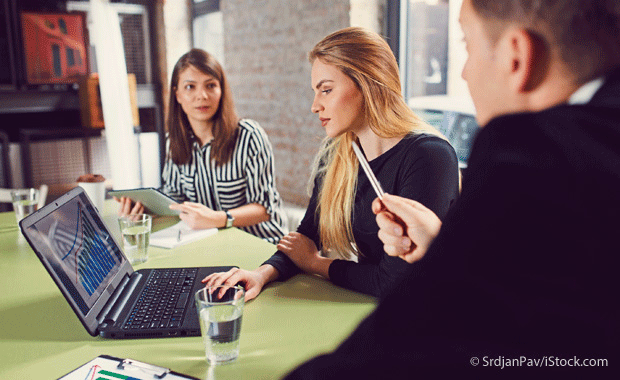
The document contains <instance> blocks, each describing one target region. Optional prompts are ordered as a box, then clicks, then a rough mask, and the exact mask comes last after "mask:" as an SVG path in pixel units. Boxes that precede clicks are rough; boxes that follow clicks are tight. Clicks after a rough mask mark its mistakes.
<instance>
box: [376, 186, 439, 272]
mask: <svg viewBox="0 0 620 380" xmlns="http://www.w3.org/2000/svg"><path fill="white" fill-rule="evenodd" d="M372 211H373V212H374V213H375V214H376V215H377V225H379V239H381V241H382V242H383V249H384V251H385V253H387V254H388V255H390V256H398V257H400V258H401V259H403V260H405V261H406V262H408V263H413V262H416V261H418V260H420V259H421V258H422V257H424V254H426V251H427V250H428V248H429V246H430V245H431V243H432V242H433V240H434V239H435V237H436V236H437V234H439V229H440V228H441V220H439V218H438V217H437V215H435V213H434V212H432V211H431V210H429V209H428V208H426V207H425V206H424V205H422V204H421V203H420V202H416V201H414V200H411V199H407V198H402V197H399V196H396V195H390V194H387V193H386V194H384V195H383V199H381V200H380V199H379V198H376V199H375V200H374V202H373V203H372Z"/></svg>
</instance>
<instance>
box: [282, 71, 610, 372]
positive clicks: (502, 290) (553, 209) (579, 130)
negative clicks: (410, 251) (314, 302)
mask: <svg viewBox="0 0 620 380" xmlns="http://www.w3.org/2000/svg"><path fill="white" fill-rule="evenodd" d="M619 236H620V68H619V69H617V70H614V71H613V72H611V73H610V75H609V76H608V77H607V79H606V81H605V84H604V85H603V86H602V87H601V88H600V89H599V90H598V92H597V93H596V94H595V95H594V97H593V98H592V100H591V101H590V102H589V103H588V104H585V105H566V104H563V105H559V106H556V107H553V108H550V109H547V110H544V111H542V112H537V113H522V114H514V115H506V116H501V117H498V118H496V119H494V120H492V121H491V122H490V123H488V125H487V126H486V127H485V128H483V129H482V130H481V131H480V133H479V134H478V136H477V137H476V141H475V143H474V146H473V148H472V152H471V155H470V160H469V166H468V172H467V176H466V177H465V179H464V183H463V190H462V194H461V197H460V199H459V200H458V201H457V203H456V204H455V205H454V207H453V208H452V209H451V211H450V212H449V214H448V216H447V217H446V220H445V221H444V224H443V226H442V228H441V231H440V233H439V235H438V236H437V238H436V239H435V241H434V242H433V244H432V246H431V248H430V249H429V251H428V252H427V254H426V255H425V257H424V258H423V259H422V260H420V261H419V262H416V263H414V264H412V265H411V268H410V272H409V275H408V276H407V278H406V279H405V280H404V281H402V282H401V283H400V284H399V286H398V287H397V288H396V289H395V291H393V292H392V293H391V294H390V295H389V296H387V297H385V298H384V299H382V300H381V302H380V304H379V306H378V307H377V309H376V310H375V311H374V312H373V313H372V314H371V315H370V316H369V317H368V318H367V319H365V320H364V321H363V322H362V323H361V324H360V326H359V327H358V328H357V329H356V330H355V331H354V332H353V334H352V335H351V336H350V337H349V338H348V339H347V340H346V341H345V342H344V343H343V344H342V345H341V346H340V347H339V348H338V349H337V350H336V351H335V352H333V353H332V354H329V355H324V356H321V357H318V358H315V359H313V360H312V361H310V362H308V363H306V364H304V365H302V366H301V367H300V368H298V369H297V370H296V371H295V372H293V373H292V374H291V375H290V378H315V377H319V378H332V377H333V378H339V377H343V376H344V377H351V376H352V377H356V378H377V376H379V377H380V378H391V377H397V378H400V377H401V376H402V377H413V376H415V374H416V373H419V371H420V370H422V371H423V370H424V369H429V368H433V369H440V370H441V369H443V370H446V369H459V370H465V369H468V370H470V371H474V372H475V371H477V372H475V373H477V374H478V375H479V376H484V374H489V373H490V372H484V371H492V369H491V367H494V368H495V369H497V368H498V367H497V366H498V365H500V364H503V365H506V364H512V366H516V364H517V362H515V361H511V362H510V363H508V360H512V359H515V358H516V359H518V360H519V361H521V360H522V359H521V358H522V357H523V358H525V359H526V360H530V359H538V360H541V361H542V360H544V364H542V365H541V366H542V367H544V368H547V369H549V368H552V367H561V366H562V364H564V365H565V367H564V368H569V367H568V366H569V365H570V364H571V363H570V362H569V360H570V359H573V360H572V364H573V367H570V368H574V367H575V364H576V363H579V364H580V365H583V360H586V359H593V358H594V359H607V360H608V367H605V370H609V369H613V367H615V371H618V368H620V367H619V364H618V359H619V355H618V350H619V342H620V334H619V330H620V328H619V326H620V312H619V310H620V297H619V296H620V294H619V292H618V289H620V288H619V287H618V278H619V276H618V271H619V270H620V238H619ZM528 363H529V364H535V363H536V362H527V361H525V362H523V363H521V364H520V367H522V368H524V367H527V364H528ZM589 364H592V363H589ZM601 364H603V365H604V362H601ZM481 367H487V368H481ZM529 373H530V375H528V377H529V376H531V375H534V377H535V375H536V374H541V372H529ZM390 374H391V375H392V376H389V375H390ZM495 374H496V375H497V372H495ZM386 375H388V376H387V377H386ZM403 375H404V376H403Z"/></svg>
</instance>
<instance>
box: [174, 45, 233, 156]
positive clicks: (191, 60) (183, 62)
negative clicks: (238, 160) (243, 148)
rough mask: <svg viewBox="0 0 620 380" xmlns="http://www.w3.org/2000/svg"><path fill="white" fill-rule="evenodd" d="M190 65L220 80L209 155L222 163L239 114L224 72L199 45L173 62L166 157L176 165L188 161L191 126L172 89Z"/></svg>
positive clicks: (229, 153) (190, 148) (231, 149)
mask: <svg viewBox="0 0 620 380" xmlns="http://www.w3.org/2000/svg"><path fill="white" fill-rule="evenodd" d="M189 66H193V67H195V68H196V69H198V70H200V71H201V72H202V73H204V74H207V75H210V76H212V77H214V78H215V79H217V80H218V81H219V82H220V87H221V89H222V95H221V98H220V104H219V107H218V109H217V112H216V113H215V115H213V119H214V123H213V143H212V145H211V146H212V149H211V158H213V159H215V162H216V164H217V165H222V164H224V163H226V162H228V161H229V160H230V158H231V157H232V153H233V150H234V148H235V144H236V142H237V141H236V134H237V130H238V123H239V118H238V117H237V113H236V111H235V104H234V102H233V97H232V90H231V89H230V86H229V84H228V80H227V79H226V74H225V73H224V69H222V66H221V65H220V63H219V62H218V61H217V60H216V59H215V57H213V56H212V55H211V54H209V53H207V52H206V51H204V50H201V49H192V50H190V51H188V52H187V53H185V54H184V55H183V56H182V57H181V58H179V60H178V61H177V63H176V65H175V66H174V70H173V71H172V78H171V80H170V99H169V104H168V123H167V129H168V139H169V141H170V148H169V149H170V150H169V152H168V154H169V157H170V158H171V159H172V161H173V162H174V163H175V164H177V165H182V164H186V163H189V160H190V158H191V151H192V136H193V132H192V128H191V126H190V124H189V120H188V119H187V115H186V114H185V112H184V111H183V108H182V107H181V105H180V104H179V103H178V102H177V98H176V94H175V92H176V89H177V86H178V85H179V76H180V75H181V72H183V71H184V70H185V69H187V68H188V67H189Z"/></svg>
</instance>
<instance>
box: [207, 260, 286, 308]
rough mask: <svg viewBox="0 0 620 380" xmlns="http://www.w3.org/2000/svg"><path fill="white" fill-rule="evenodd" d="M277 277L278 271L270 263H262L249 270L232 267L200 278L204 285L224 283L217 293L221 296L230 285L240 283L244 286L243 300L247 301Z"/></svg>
mask: <svg viewBox="0 0 620 380" xmlns="http://www.w3.org/2000/svg"><path fill="white" fill-rule="evenodd" d="M277 277H278V271H277V270H276V269H275V268H274V267H272V266H271V265H263V266H261V267H260V268H258V269H256V270H253V271H249V270H245V269H240V268H233V269H231V270H229V271H228V272H218V273H213V274H211V275H209V276H207V277H205V278H204V279H203V280H202V283H203V284H205V286H207V287H208V286H219V285H224V288H222V289H221V290H220V292H219V294H218V297H222V296H223V295H224V293H226V290H227V289H228V288H230V287H231V286H235V285H236V284H238V283H241V284H242V285H243V287H244V288H245V300H246V301H249V300H251V299H253V298H255V297H256V296H258V294H259V293H260V292H261V290H262V289H263V287H264V286H265V285H267V284H268V283H270V282H271V281H274V280H275V279H276V278H277Z"/></svg>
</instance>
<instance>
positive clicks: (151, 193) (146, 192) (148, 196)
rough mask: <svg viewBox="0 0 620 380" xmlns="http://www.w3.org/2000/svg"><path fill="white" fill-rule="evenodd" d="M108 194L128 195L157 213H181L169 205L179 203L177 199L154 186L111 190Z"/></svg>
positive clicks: (118, 196) (116, 195)
mask: <svg viewBox="0 0 620 380" xmlns="http://www.w3.org/2000/svg"><path fill="white" fill-rule="evenodd" d="M108 194H110V195H113V196H115V197H117V198H120V197H127V198H130V199H131V200H133V201H134V202H137V201H140V203H142V205H143V206H144V207H145V208H146V209H148V211H150V212H152V213H153V214H157V215H179V214H180V213H181V212H180V211H179V210H170V209H169V208H168V206H170V205H172V204H178V202H177V201H175V200H174V199H172V198H170V197H169V196H167V195H166V194H164V193H162V192H161V191H159V190H157V189H156V188H154V187H144V188H141V189H127V190H110V191H109V192H108Z"/></svg>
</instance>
